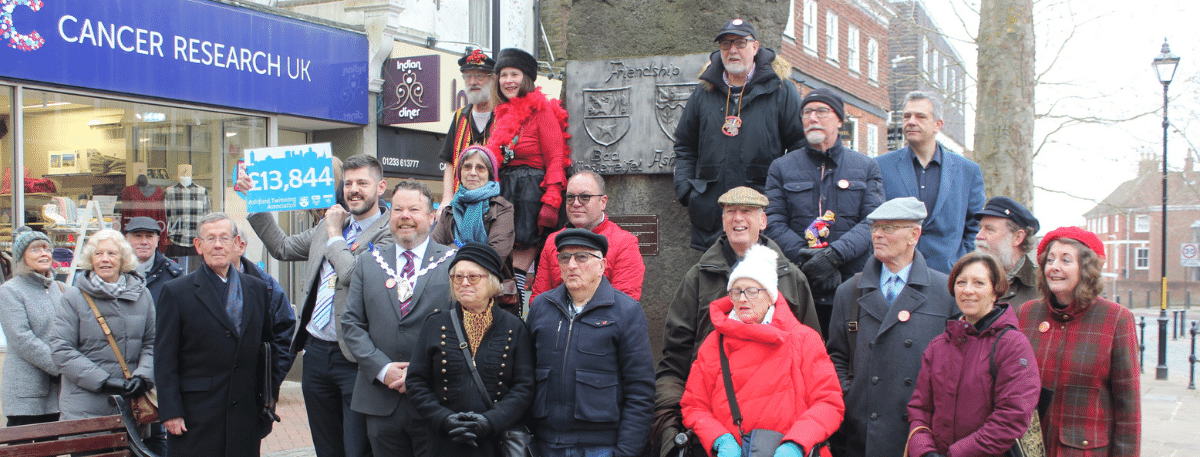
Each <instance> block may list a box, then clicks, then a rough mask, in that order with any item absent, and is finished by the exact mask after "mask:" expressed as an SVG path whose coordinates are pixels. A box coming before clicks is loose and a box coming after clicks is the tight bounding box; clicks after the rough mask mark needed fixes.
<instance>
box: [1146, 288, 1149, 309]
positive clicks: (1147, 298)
mask: <svg viewBox="0 0 1200 457" xmlns="http://www.w3.org/2000/svg"><path fill="white" fill-rule="evenodd" d="M1146 309H1150V291H1148V290H1147V291H1146Z"/></svg>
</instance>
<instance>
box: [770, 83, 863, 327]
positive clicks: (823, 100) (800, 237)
mask: <svg viewBox="0 0 1200 457" xmlns="http://www.w3.org/2000/svg"><path fill="white" fill-rule="evenodd" d="M800 106H801V111H800V112H801V121H802V122H803V123H804V135H805V139H806V140H808V145H807V146H805V147H803V148H800V149H797V150H794V151H792V152H789V153H787V154H786V155H784V156H783V157H781V158H779V159H778V160H776V161H775V162H773V163H771V169H770V171H769V172H768V173H767V192H766V193H767V198H768V199H769V200H770V202H771V204H770V205H768V206H767V228H766V234H767V236H768V237H770V238H771V239H772V240H775V242H776V243H779V248H780V249H781V250H782V252H783V253H784V255H786V256H787V258H788V259H790V260H791V261H792V262H794V263H795V264H796V265H799V266H800V269H801V270H802V271H804V276H805V277H807V278H808V283H809V285H810V286H811V287H812V294H813V298H814V299H815V300H816V302H817V316H818V317H819V318H820V321H821V334H822V335H828V334H829V316H830V315H831V314H832V313H833V296H834V292H836V291H837V287H838V285H839V284H841V283H842V279H843V278H849V277H851V276H854V274H855V273H858V272H860V271H862V269H863V265H865V264H866V262H867V257H868V255H867V253H868V252H870V250H871V249H870V248H871V225H870V222H868V221H867V215H868V214H871V212H872V211H875V208H878V207H879V205H880V204H882V203H883V175H881V174H880V172H879V165H878V164H876V163H875V161H874V160H871V159H870V158H868V157H867V156H866V155H864V154H862V153H860V152H858V151H854V150H852V149H850V148H847V147H845V146H844V145H842V140H841V138H840V136H839V134H838V132H839V130H841V128H842V122H844V121H845V116H846V111H845V105H844V104H843V103H842V97H841V96H839V95H838V94H837V93H835V92H834V91H831V90H829V89H823V88H822V89H813V91H812V92H809V93H808V95H806V96H804V101H803V102H801V104H800ZM826 212H832V213H833V221H832V222H830V223H829V225H828V230H829V233H828V234H827V235H826V236H824V237H820V238H818V239H816V240H813V241H814V242H811V243H810V241H809V240H807V239H806V238H805V230H806V229H807V228H808V227H809V225H811V224H813V222H814V221H815V220H816V219H817V218H818V217H822V216H824V215H825V214H826Z"/></svg>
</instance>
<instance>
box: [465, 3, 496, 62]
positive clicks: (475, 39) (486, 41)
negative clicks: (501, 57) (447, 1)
mask: <svg viewBox="0 0 1200 457" xmlns="http://www.w3.org/2000/svg"><path fill="white" fill-rule="evenodd" d="M491 4H492V2H491V1H490V0H470V3H468V4H467V21H468V24H467V25H468V29H469V32H468V34H469V36H470V41H471V42H472V43H475V44H478V45H479V46H480V47H484V48H489V49H490V48H491V47H492V46H491V44H492V11H491ZM495 51H496V50H495V49H493V50H492V52H493V53H495Z"/></svg>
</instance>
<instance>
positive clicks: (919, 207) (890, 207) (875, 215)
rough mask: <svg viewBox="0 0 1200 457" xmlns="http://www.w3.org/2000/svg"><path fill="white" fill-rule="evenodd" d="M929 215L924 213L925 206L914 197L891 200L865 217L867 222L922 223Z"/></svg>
mask: <svg viewBox="0 0 1200 457" xmlns="http://www.w3.org/2000/svg"><path fill="white" fill-rule="evenodd" d="M928 215H929V213H928V212H926V211H925V204H924V203H921V201H920V200H917V199H916V197H900V198H893V199H891V200H888V201H886V202H883V204H882V205H879V207H878V208H875V211H871V214H868V215H867V220H869V221H872V222H874V221H918V222H924V221H925V216H928Z"/></svg>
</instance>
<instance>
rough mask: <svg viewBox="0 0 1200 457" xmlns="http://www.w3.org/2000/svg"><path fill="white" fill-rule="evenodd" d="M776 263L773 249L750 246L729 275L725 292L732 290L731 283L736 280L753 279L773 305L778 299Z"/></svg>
mask: <svg viewBox="0 0 1200 457" xmlns="http://www.w3.org/2000/svg"><path fill="white" fill-rule="evenodd" d="M778 262H779V253H777V252H775V250H774V249H771V248H769V247H766V246H763V245H761V244H756V245H754V246H751V247H750V249H749V250H747V251H746V256H745V257H743V258H742V261H741V262H738V263H737V266H735V267H733V272H732V273H730V274H729V284H728V285H726V286H725V290H729V289H731V288H733V282H734V281H737V280H738V278H749V279H753V280H755V281H758V283H759V284H762V287H763V288H764V289H767V293H768V294H769V295H770V296H771V303H775V300H776V299H778V298H779V272H778V270H779V267H778Z"/></svg>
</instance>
